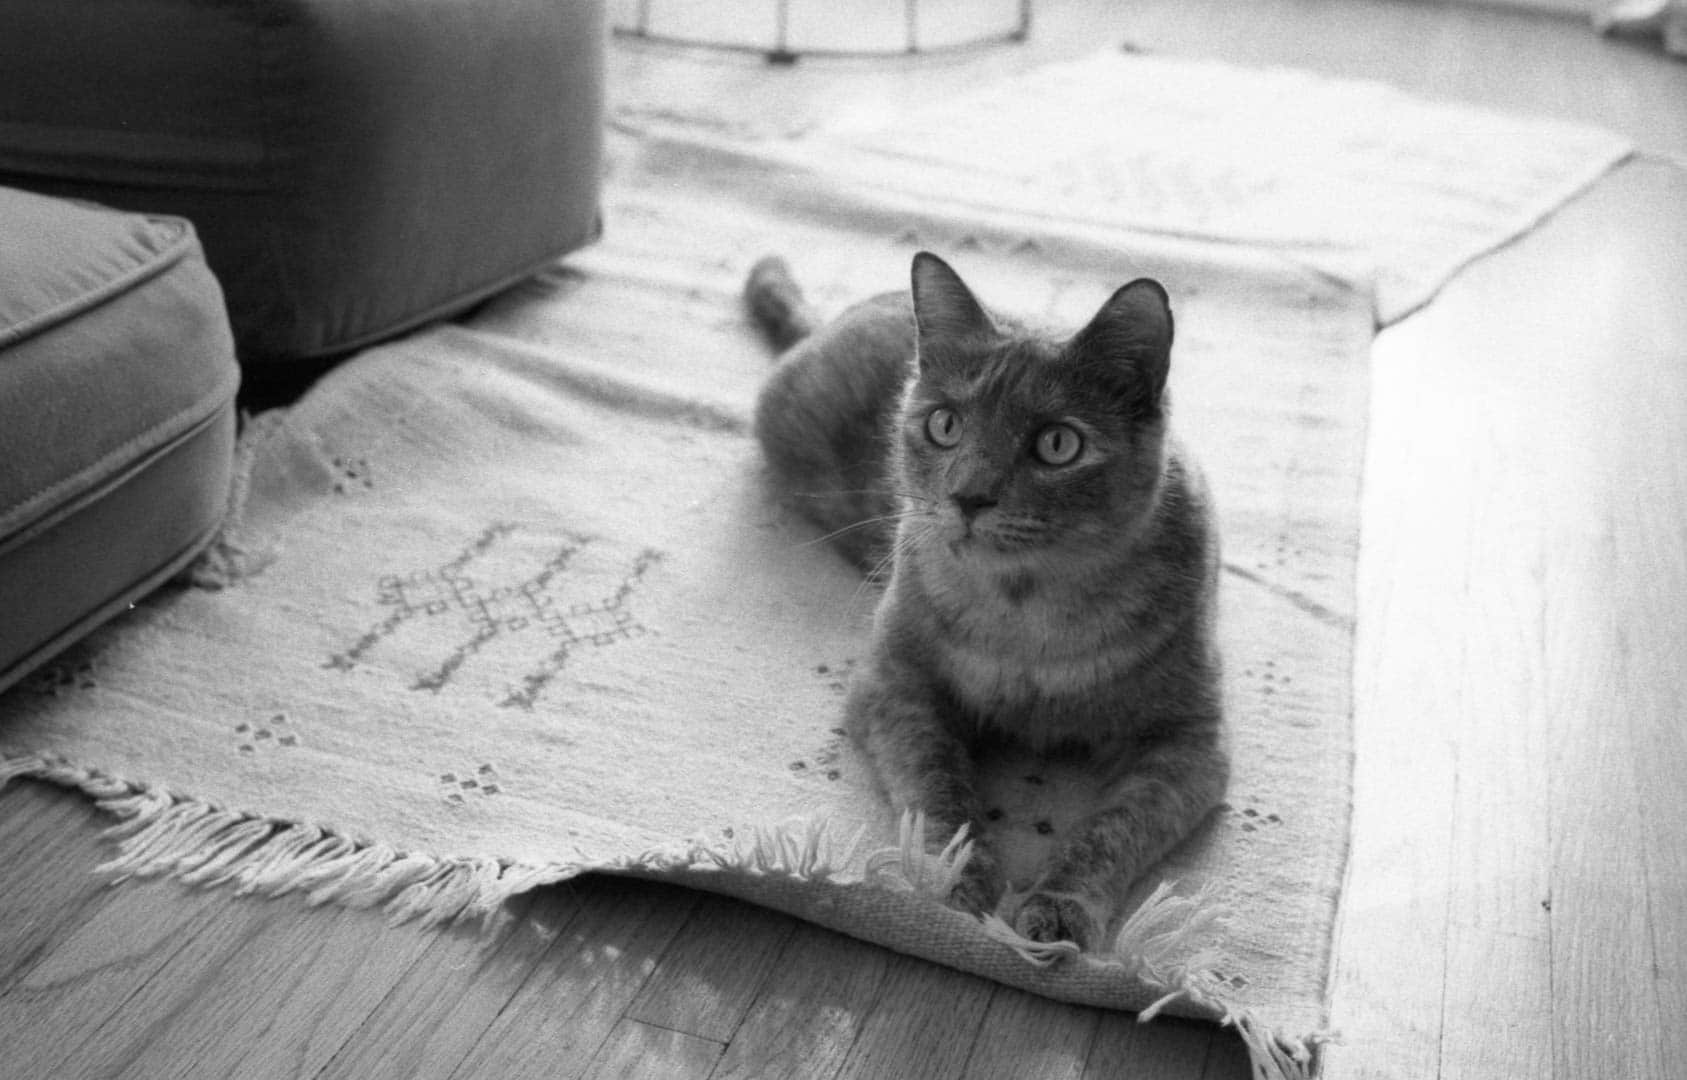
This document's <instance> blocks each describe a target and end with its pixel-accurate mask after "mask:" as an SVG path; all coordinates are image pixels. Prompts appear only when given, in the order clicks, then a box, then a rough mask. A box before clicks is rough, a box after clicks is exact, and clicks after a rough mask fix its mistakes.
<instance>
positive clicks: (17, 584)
mask: <svg viewBox="0 0 1687 1080" xmlns="http://www.w3.org/2000/svg"><path fill="white" fill-rule="evenodd" d="M0 237H4V238H5V239H4V243H0V612H3V613H4V615H3V616H0V689H4V688H5V687H6V686H9V685H10V684H11V683H13V682H15V681H16V680H17V679H18V678H20V677H22V676H23V675H24V674H25V673H27V672H28V671H29V670H30V669H31V668H33V667H34V666H36V665H37V664H40V663H41V662H42V661H44V660H46V659H47V658H48V657H50V656H52V655H53V654H54V653H56V652H57V651H59V650H60V649H62V648H64V647H65V646H66V645H68V644H70V643H71V642H73V641H75V640H76V639H77V638H79V637H80V636H82V635H83V634H85V633H87V632H88V631H89V630H92V629H93V628H94V627H95V626H97V625H99V623H101V622H103V621H104V620H105V619H108V618H110V617H111V616H112V615H114V614H116V613H117V612H119V611H122V610H124V609H125V608H126V607H128V606H129V605H130V604H131V603H132V602H133V601H134V600H135V599H136V598H137V597H139V596H141V595H142V594H144V593H146V592H147V591H149V590H150V589H152V588H154V587H155V586H156V585H158V584H159V583H160V582H162V581H163V580H165V579H166V578H168V577H169V576H170V575H171V574H172V573H174V572H175V571H176V570H178V569H180V568H181V567H182V566H183V565H185V564H186V562H187V561H188V560H190V559H191V558H192V557H193V556H194V555H195V554H196V553H197V552H198V551H199V550H200V549H201V548H202V547H203V546H204V545H205V544H206V543H207V542H208V541H209V540H210V538H211V537H212V535H213V534H214V533H215V531H216V529H217V526H218V524H219V523H220V521H221V519H222V515H223V511H224V508H225V506H226V505H227V502H228V491H229V478H230V473H231V470H232V466H233V442H234V405H233V401H234V395H235V391H236V390H237V389H238V385H239V380H240V374H239V368H238V367H237V366H236V364H235V362H234V347H233V341H232V339H231V337H230V334H229V327H228V320H227V317H226V316H225V315H224V313H223V304H222V293H221V291H220V290H219V289H218V287H217V282H216V280H215V279H214V278H213V277H212V276H211V273H210V271H209V270H208V269H207V268H206V265H205V261H204V259H203V258H202V256H201V253H200V248H199V243H198V240H197V239H196V238H195V236H194V232H193V228H192V227H191V226H190V225H189V224H188V223H187V222H185V221H182V220H180V219H175V218H164V217H142V216H138V215H134V214H124V213H117V212H114V211H110V210H106V209H102V208H99V207H94V206H84V205H73V204H71V203H68V202H65V201H62V200H59V199H50V198H44V197H42V196H39V195H33V194H29V193H25V192H21V191H16V190H12V189H8V188H0Z"/></svg>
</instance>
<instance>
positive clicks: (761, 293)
mask: <svg viewBox="0 0 1687 1080" xmlns="http://www.w3.org/2000/svg"><path fill="white" fill-rule="evenodd" d="M744 306H745V307H747V308H749V309H750V314H751V315H752V316H753V317H754V318H755V320H756V322H757V323H759V324H760V325H761V328H762V329H763V330H764V331H766V333H767V336H768V339H769V340H771V341H772V342H773V345H774V347H775V348H777V349H778V350H779V351H780V352H784V351H785V350H786V349H788V348H790V347H791V346H792V345H795V344H796V343H797V342H799V341H801V340H802V339H803V338H805V337H807V336H808V335H810V334H812V333H814V330H815V328H816V327H818V326H819V325H820V317H819V314H818V313H817V312H816V311H815V310H814V308H813V307H812V306H810V305H809V302H808V300H807V299H806V298H804V296H803V294H802V289H801V287H799V286H798V285H797V281H796V278H794V277H792V276H791V267H790V265H789V264H788V263H786V262H785V260H784V259H783V258H781V257H779V256H778V255H764V256H763V257H762V258H760V259H758V260H757V261H756V265H754V266H752V267H751V268H750V276H749V277H748V278H746V279H745V281H744Z"/></svg>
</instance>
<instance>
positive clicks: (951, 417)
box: [926, 407, 961, 448]
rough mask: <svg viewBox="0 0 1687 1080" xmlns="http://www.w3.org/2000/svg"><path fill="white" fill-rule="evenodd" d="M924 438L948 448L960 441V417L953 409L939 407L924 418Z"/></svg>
mask: <svg viewBox="0 0 1687 1080" xmlns="http://www.w3.org/2000/svg"><path fill="white" fill-rule="evenodd" d="M926 437H927V438H929V439H930V440H931V441H932V442H934V443H936V444H937V445H938V446H941V447H944V448H948V447H951V446H954V445H955V444H957V443H959V442H960V441H961V417H960V414H959V413H957V412H956V411H955V410H954V409H950V408H946V407H939V408H936V409H933V410H931V413H930V414H929V415H927V416H926Z"/></svg>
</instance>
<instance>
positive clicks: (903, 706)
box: [745, 252, 1229, 948]
mask: <svg viewBox="0 0 1687 1080" xmlns="http://www.w3.org/2000/svg"><path fill="white" fill-rule="evenodd" d="M912 284H913V288H912V295H911V296H910V295H908V294H901V293H898V294H888V295H885V296H880V297H876V298H874V299H871V300H867V301H865V302H863V303H860V304H857V305H856V306H854V307H852V308H850V309H849V310H847V311H845V312H844V313H843V314H842V315H841V316H839V317H838V318H837V319H836V320H835V321H833V322H831V323H830V324H827V325H824V326H820V325H818V322H817V320H816V319H815V318H814V316H813V314H812V311H811V309H810V308H809V307H808V305H807V304H806V303H805V302H804V300H803V297H802V294H801V292H800V290H799V289H798V288H797V286H796V284H795V283H794V282H793V281H792V279H791V276H790V273H789V270H788V268H787V267H786V265H785V264H784V263H783V261H781V260H779V259H776V258H770V259H764V260H763V261H762V262H760V263H758V264H757V266H756V267H755V269H754V270H753V271H752V272H751V275H750V279H749V281H748V283H747V285H746V288H745V297H746V301H747V303H748V305H749V307H750V309H751V311H752V312H753V313H754V314H755V316H756V317H757V319H758V320H759V321H760V322H761V324H762V325H763V326H764V328H765V329H766V330H767V331H768V333H769V335H770V336H771V337H772V339H773V340H774V342H775V343H776V344H778V345H780V346H781V347H786V346H789V347H788V348H787V349H786V351H785V353H784V355H783V357H782V358H781V360H780V362H779V364H778V366H777V367H776V368H775V369H774V370H773V372H772V374H771V375H770V376H769V378H768V380H767V382H766V384H765V386H764V387H763V389H762V392H761V396H760V399H759V401H758V403H757V407H756V418H755V430H756V435H757V437H758V438H759V439H760V441H761V444H762V447H763V450H764V452H765V454H766V457H767V461H768V464H769V466H770V468H771V472H772V475H773V477H774V481H775V483H776V484H777V485H778V487H779V488H780V490H781V491H782V493H783V494H784V496H785V497H786V498H788V499H789V500H790V502H791V503H792V505H794V506H796V507H797V508H798V509H799V510H800V511H801V512H802V513H804V514H805V515H806V516H807V517H809V518H811V519H812V520H813V521H814V522H816V523H817V524H818V525H819V526H820V527H821V528H822V529H825V530H827V532H828V534H829V539H830V541H831V542H832V543H833V544H834V545H835V546H836V547H837V548H838V550H840V551H841V552H842V553H843V554H844V555H845V556H847V557H848V558H850V559H851V560H852V561H854V562H855V563H856V564H857V565H858V566H860V567H861V568H862V570H863V571H865V572H867V573H869V574H873V575H880V576H885V575H888V580H887V581H886V585H885V591H884V595H883V598H882V600H881V601H880V604H879V608H878V612H877V615H876V618H875V624H874V631H873V640H872V646H871V652H870V655H869V656H868V657H867V658H866V660H865V662H864V663H863V664H862V665H861V667H860V669H859V671H858V672H857V674H856V676H855V678H854V681H853V683H852V685H851V687H850V689H849V695H848V699H847V705H846V720H847V726H848V729H849V731H850V733H851V735H852V736H853V737H854V738H855V739H856V740H857V742H858V743H859V745H860V746H861V747H862V748H863V750H864V751H865V753H866V755H867V757H868V758H869V759H870V760H871V762H872V764H873V766H874V768H875V770H876V772H877V775H878V778H879V780H880V781H881V783H882V784H883V787H884V790H885V793H886V794H887V795H888V797H889V799H890V801H891V802H892V804H893V805H894V806H895V807H897V808H898V809H908V808H912V809H920V810H923V811H924V812H925V814H926V815H927V819H928V822H929V823H931V825H932V826H933V828H934V834H935V835H937V836H939V838H940V842H941V840H944V839H947V838H948V837H949V836H950V835H952V834H953V833H954V832H955V831H956V830H958V829H960V828H961V827H962V826H970V827H971V831H972V835H973V836H974V837H981V834H983V833H984V832H985V831H986V829H985V818H986V814H987V813H988V812H989V809H990V808H987V807H986V806H984V805H983V804H982V802H981V800H980V796H979V793H978V790H977V783H976V780H977V777H976V769H975V763H976V761H977V756H978V754H979V753H980V752H981V751H982V750H983V749H985V748H986V747H994V748H1000V747H1001V746H1002V745H1007V746H1010V747H1019V748H1022V749H1023V750H1024V751H1026V752H1027V753H1028V754H1031V755H1042V756H1063V757H1065V758H1067V759H1071V760H1076V761H1078V762H1080V763H1081V764H1082V765H1083V766H1084V767H1085V768H1087V769H1089V770H1091V771H1092V772H1093V773H1094V774H1096V775H1097V776H1098V777H1099V791H1100V792H1101V794H1100V797H1099V799H1098V802H1097V805H1095V806H1094V808H1093V810H1092V811H1091V812H1090V813H1089V815H1088V817H1087V818H1086V819H1085V820H1084V821H1083V822H1082V823H1081V824H1079V825H1078V826H1077V827H1076V828H1075V829H1073V830H1072V831H1071V832H1070V834H1069V835H1068V836H1067V837H1066V839H1065V840H1064V842H1063V844H1062V846H1061V848H1060V849H1059V851H1058V853H1057V854H1056V856H1055V857H1054V858H1053V859H1052V860H1051V861H1050V862H1049V863H1048V864H1047V865H1046V867H1045V868H1044V871H1043V873H1042V875H1041V877H1040V878H1039V879H1038V880H1037V881H1035V882H1034V883H1033V884H1032V885H1031V886H1030V892H1029V895H1028V896H1027V897H1026V898H1025V900H1024V902H1023V903H1022V904H1020V905H1019V906H1018V907H1017V909H1016V910H1014V911H1009V912H1007V913H1006V914H1008V915H1009V916H1011V918H1012V922H1013V926H1014V928H1015V929H1016V930H1017V931H1018V932H1019V933H1021V934H1022V935H1024V936H1025V937H1027V938H1030V939H1032V940H1035V941H1045V942H1046V941H1058V940H1071V941H1075V942H1077V943H1078V944H1079V945H1080V946H1081V947H1084V948H1090V947H1094V946H1096V945H1098V944H1100V942H1101V938H1102V935H1103V934H1104V932H1105V929H1106V927H1107V926H1108V924H1109V922H1110V920H1111V919H1112V917H1113V915H1114V914H1115V906H1116V904H1117V902H1118V899H1119V897H1120V896H1121V895H1122V894H1123V892H1124V890H1125V887H1126V886H1127V885H1129V883H1130V882H1131V881H1132V880H1133V879H1134V878H1135V877H1137V876H1138V875H1139V874H1140V873H1141V872H1142V871H1143V870H1145V869H1146V868H1147V867H1148V866H1149V865H1150V864H1152V863H1153V862H1154V861H1156V860H1157V859H1159V858H1160V857H1161V856H1162V855H1164V854H1165V853H1166V852H1167V850H1169V849H1170V848H1171V847H1172V846H1173V845H1175V844H1176V843H1177V842H1178V841H1179V840H1181V839H1182V838H1183V837H1185V836H1186V835H1188V834H1189V832H1190V831H1191V830H1192V829H1193V828H1194V827H1195V826H1196V825H1197V824H1198V823H1199V822H1200V821H1201V819H1202V818H1203V817H1204V816H1205V815H1206V814H1207V813H1208V812H1209V811H1210V810H1211V809H1212V808H1213V807H1214V806H1215V805H1216V804H1217V803H1218V802H1219V800H1220V799H1221V798H1222V796H1223V792H1224V788H1225V784H1226V782H1227V780H1228V775H1229V763H1228V759H1227V757H1226V755H1225V751H1224V749H1223V745H1222V743H1223V738H1222V730H1221V729H1222V709H1221V701H1220V698H1221V694H1220V686H1219V661H1218V656H1217V652H1216V650H1215V648H1214V643H1213V610H1214V597H1215V592H1216V588H1217V576H1218V541H1217V536H1216V534H1215V531H1214V526H1213V521H1212V512H1211V510H1210V507H1209V504H1208V497H1207V492H1206V487H1205V485H1204V484H1203V482H1202V479H1201V475H1200V472H1199V470H1198V469H1197V468H1196V466H1195V464H1194V463H1193V462H1192V461H1191V460H1190V459H1189V458H1188V457H1187V455H1186V454H1185V453H1184V452H1183V451H1182V449H1181V448H1180V447H1179V446H1178V444H1177V442H1176V441H1175V439H1174V438H1173V437H1172V436H1171V435H1170V434H1169V433H1168V431H1167V419H1166V412H1167V410H1166V405H1167V402H1166V392H1165V383H1166V374H1167V370H1168V367H1169V364H1170V353H1171V344H1172V314H1171V308H1170V306H1169V303H1168V300H1167V297H1166V292H1165V290H1164V289H1163V288H1161V287H1160V285H1159V284H1158V283H1157V282H1154V281H1150V280H1147V279H1139V280H1136V281H1133V282H1131V283H1130V284H1128V285H1126V286H1124V287H1123V288H1121V289H1119V290H1118V291H1117V292H1115V293H1114V294H1113V296H1112V297H1111V299H1109V300H1108V301H1107V302H1106V303H1105V304H1103V305H1102V307H1101V310H1100V311H1099V312H1098V313H1097V314H1096V315H1095V317H1094V318H1093V319H1092V320H1091V321H1090V323H1089V324H1088V325H1087V326H1085V327H1084V328H1083V329H1081V330H1079V331H1078V332H1077V334H1075V335H1073V336H1072V337H1070V338H1068V339H1063V340H1062V339H1054V338H1050V337H1047V336H1045V335H1042V334H1038V333H1034V332H1031V331H1029V330H1026V329H1025V328H1023V327H1021V326H1019V325H1018V324H1016V323H1012V322H1009V321H1007V320H1005V319H1003V318H1001V317H999V316H997V315H993V314H991V313H988V312H986V311H985V309H984V308H983V307H982V306H980V304H979V303H978V301H977V300H976V299H975V298H974V296H973V294H972V292H971V291H970V290H969V289H968V288H967V286H966V285H965V283H963V282H962V281H961V279H960V277H959V276H958V275H957V274H956V273H955V271H954V270H952V269H951V268H950V267H949V265H948V264H947V263H945V262H944V261H943V260H942V259H939V258H938V257H937V256H935V255H932V254H929V253H925V252H922V253H920V254H919V255H916V256H915V257H914V261H913V268H912ZM1004 887H1005V883H1004V881H1003V879H1002V873H1001V870H1000V867H999V862H998V859H997V857H996V855H995V853H993V852H992V851H991V850H990V849H989V847H988V846H987V845H986V844H985V843H982V842H980V843H979V844H977V845H975V848H974V852H973V855H972V858H971V859H970V860H969V861H968V863H967V865H966V870H965V874H964V876H963V878H962V881H961V883H960V884H959V885H958V886H957V887H956V889H955V892H954V894H953V896H952V897H951V903H953V904H954V905H956V906H958V907H960V908H962V909H964V910H970V911H975V912H988V911H992V910H995V908H996V906H997V904H998V903H999V901H1000V900H1001V898H1002V895H1003V892H1004Z"/></svg>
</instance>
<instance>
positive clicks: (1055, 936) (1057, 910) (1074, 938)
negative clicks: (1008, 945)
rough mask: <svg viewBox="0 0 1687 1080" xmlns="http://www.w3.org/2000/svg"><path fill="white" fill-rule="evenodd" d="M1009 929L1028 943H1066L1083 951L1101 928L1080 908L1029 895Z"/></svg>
mask: <svg viewBox="0 0 1687 1080" xmlns="http://www.w3.org/2000/svg"><path fill="white" fill-rule="evenodd" d="M1013 928H1014V930H1016V931H1017V932H1018V933H1019V935H1020V936H1021V937H1023V938H1027V939H1029V940H1031V941H1041V942H1045V943H1046V942H1054V941H1070V942H1073V943H1074V944H1076V945H1077V946H1078V948H1080V949H1084V950H1086V951H1087V950H1088V949H1089V948H1090V947H1091V946H1092V945H1094V944H1095V942H1096V940H1097V938H1099V937H1100V936H1101V928H1100V927H1099V926H1097V925H1096V922H1095V919H1094V917H1093V916H1091V915H1090V913H1089V912H1088V911H1087V910H1085V909H1084V906H1083V905H1082V904H1080V903H1078V901H1076V900H1074V899H1072V898H1071V897H1066V896H1051V895H1049V894H1048V893H1033V894H1032V895H1031V896H1030V897H1029V898H1028V899H1027V900H1026V901H1025V903H1024V905H1023V906H1021V907H1020V909H1019V913H1018V914H1017V915H1015V916H1014V918H1013Z"/></svg>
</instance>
